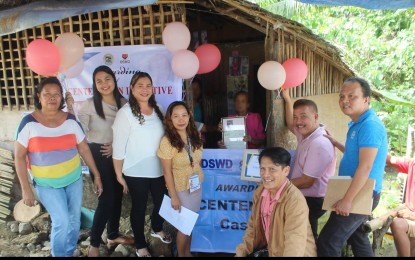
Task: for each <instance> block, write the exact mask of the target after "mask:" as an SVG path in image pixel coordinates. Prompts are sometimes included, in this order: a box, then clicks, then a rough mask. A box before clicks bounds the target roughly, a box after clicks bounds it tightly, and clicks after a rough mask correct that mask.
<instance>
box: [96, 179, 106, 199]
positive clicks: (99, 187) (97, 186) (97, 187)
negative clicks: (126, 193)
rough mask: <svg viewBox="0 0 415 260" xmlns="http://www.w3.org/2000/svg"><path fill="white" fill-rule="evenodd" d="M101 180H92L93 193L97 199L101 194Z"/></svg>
mask: <svg viewBox="0 0 415 260" xmlns="http://www.w3.org/2000/svg"><path fill="white" fill-rule="evenodd" d="M103 191H104V190H103V188H102V182H101V178H94V192H95V194H96V195H97V196H98V197H99V196H101V194H102V192H103Z"/></svg>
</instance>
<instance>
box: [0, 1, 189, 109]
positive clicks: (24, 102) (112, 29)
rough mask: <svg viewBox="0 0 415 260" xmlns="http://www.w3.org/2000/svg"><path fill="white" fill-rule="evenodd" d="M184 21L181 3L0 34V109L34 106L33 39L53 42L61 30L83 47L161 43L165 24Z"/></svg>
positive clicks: (81, 17)
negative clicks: (29, 60)
mask: <svg viewBox="0 0 415 260" xmlns="http://www.w3.org/2000/svg"><path fill="white" fill-rule="evenodd" d="M174 21H181V22H184V23H186V9H185V8H184V5H182V4H159V5H151V6H141V7H135V8H125V9H114V10H107V11H101V12H95V13H89V14H85V15H78V16H73V17H70V18H66V19H62V20H59V21H55V22H50V23H47V24H43V25H40V26H36V27H33V28H31V29H27V30H23V31H20V32H17V33H14V34H9V35H6V36H1V37H0V61H1V65H0V86H1V91H0V108H1V110H3V109H9V110H12V109H17V110H22V109H25V110H29V109H32V108H33V93H34V86H35V85H36V84H38V83H39V81H40V79H41V77H40V76H39V75H37V74H36V73H33V72H32V71H31V70H30V69H29V67H28V66H27V64H26V58H25V52H26V47H27V45H28V44H29V43H30V42H31V41H33V40H35V39H40V38H42V39H47V40H49V41H51V42H54V41H55V39H56V38H57V37H58V36H59V35H60V34H62V33H65V32H73V33H76V34H78V35H79V36H80V37H81V38H83V39H84V44H85V47H99V46H122V45H140V44H161V43H162V38H161V37H162V32H163V29H164V27H165V25H166V24H168V23H170V22H174Z"/></svg>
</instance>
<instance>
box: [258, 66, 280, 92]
mask: <svg viewBox="0 0 415 260" xmlns="http://www.w3.org/2000/svg"><path fill="white" fill-rule="evenodd" d="M258 81H259V83H260V84H261V86H263V87H264V88H266V89H269V90H277V89H278V88H280V87H281V86H282V84H284V82H285V69H284V67H283V66H282V65H281V64H280V63H278V62H276V61H272V60H270V61H266V62H264V63H262V65H261V66H260V67H259V69H258Z"/></svg>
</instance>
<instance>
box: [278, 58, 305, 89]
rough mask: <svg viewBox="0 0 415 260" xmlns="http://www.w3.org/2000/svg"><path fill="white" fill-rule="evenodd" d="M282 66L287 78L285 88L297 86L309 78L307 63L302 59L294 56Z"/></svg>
mask: <svg viewBox="0 0 415 260" xmlns="http://www.w3.org/2000/svg"><path fill="white" fill-rule="evenodd" d="M282 66H283V67H284V69H285V73H286V79H285V82H284V85H283V88H285V89H289V88H293V87H296V86H298V85H300V84H301V83H303V82H304V80H305V79H306V78H307V65H306V64H305V62H304V61H303V60H301V59H298V58H293V59H289V60H286V61H284V63H283V64H282Z"/></svg>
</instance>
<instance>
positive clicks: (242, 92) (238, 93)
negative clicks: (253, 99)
mask: <svg viewBox="0 0 415 260" xmlns="http://www.w3.org/2000/svg"><path fill="white" fill-rule="evenodd" d="M240 95H245V97H246V100H247V101H248V103H249V95H248V92H246V91H243V90H241V91H238V92H236V94H235V96H233V101H236V98H237V97H238V96H240Z"/></svg>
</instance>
